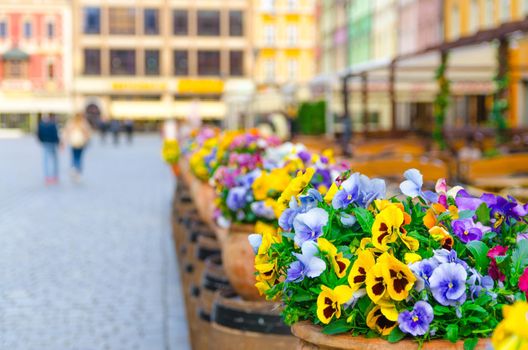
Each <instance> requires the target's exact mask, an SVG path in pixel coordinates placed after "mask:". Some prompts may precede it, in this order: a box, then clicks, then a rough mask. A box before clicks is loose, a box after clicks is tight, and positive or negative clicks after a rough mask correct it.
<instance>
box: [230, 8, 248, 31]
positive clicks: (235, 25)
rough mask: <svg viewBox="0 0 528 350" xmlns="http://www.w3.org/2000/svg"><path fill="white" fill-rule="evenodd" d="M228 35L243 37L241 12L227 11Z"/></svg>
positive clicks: (242, 16)
mask: <svg viewBox="0 0 528 350" xmlns="http://www.w3.org/2000/svg"><path fill="white" fill-rule="evenodd" d="M229 35H230V36H243V35H244V15H243V13H242V11H229Z"/></svg>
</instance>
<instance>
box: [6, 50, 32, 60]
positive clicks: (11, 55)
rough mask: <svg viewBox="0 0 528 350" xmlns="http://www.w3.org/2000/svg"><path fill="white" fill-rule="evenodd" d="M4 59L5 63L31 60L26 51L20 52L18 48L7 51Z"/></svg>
mask: <svg viewBox="0 0 528 350" xmlns="http://www.w3.org/2000/svg"><path fill="white" fill-rule="evenodd" d="M2 58H3V59H4V61H24V60H27V59H28V58H29V55H28V54H27V53H25V52H24V51H22V50H20V49H19V48H18V47H15V48H12V49H10V50H8V51H6V52H5V53H4V54H3V55H2Z"/></svg>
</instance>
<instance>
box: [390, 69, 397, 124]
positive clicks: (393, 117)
mask: <svg viewBox="0 0 528 350" xmlns="http://www.w3.org/2000/svg"><path fill="white" fill-rule="evenodd" d="M389 69H390V70H389V99H390V108H391V121H392V132H396V131H397V130H398V125H397V124H396V123H397V111H396V91H395V89H394V82H395V80H396V77H395V75H396V62H395V61H394V60H393V61H392V62H391V64H390V67H389Z"/></svg>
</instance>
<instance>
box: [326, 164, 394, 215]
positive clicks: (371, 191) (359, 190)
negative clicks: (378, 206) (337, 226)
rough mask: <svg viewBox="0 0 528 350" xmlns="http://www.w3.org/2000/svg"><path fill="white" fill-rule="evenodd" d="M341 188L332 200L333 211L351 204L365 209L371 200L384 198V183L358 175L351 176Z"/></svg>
mask: <svg viewBox="0 0 528 350" xmlns="http://www.w3.org/2000/svg"><path fill="white" fill-rule="evenodd" d="M341 187H342V188H341V189H340V190H339V191H337V193H336V194H335V196H334V198H333V199H332V206H333V207H334V209H343V208H346V207H348V206H349V205H350V204H352V203H355V204H357V205H359V206H360V207H363V208H366V207H368V206H369V205H370V203H371V202H372V201H373V200H375V199H378V198H383V197H385V192H386V187H385V181H383V180H381V179H372V180H371V179H369V178H368V177H367V176H365V175H361V174H359V173H354V174H352V175H351V176H350V177H349V178H348V179H346V180H345V181H343V183H342V184H341Z"/></svg>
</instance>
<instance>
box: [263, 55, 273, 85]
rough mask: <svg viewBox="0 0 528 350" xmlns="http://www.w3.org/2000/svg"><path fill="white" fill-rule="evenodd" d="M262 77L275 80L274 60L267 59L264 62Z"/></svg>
mask: <svg viewBox="0 0 528 350" xmlns="http://www.w3.org/2000/svg"><path fill="white" fill-rule="evenodd" d="M264 79H266V81H267V82H273V81H275V60H273V59H269V60H266V62H265V63H264Z"/></svg>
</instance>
